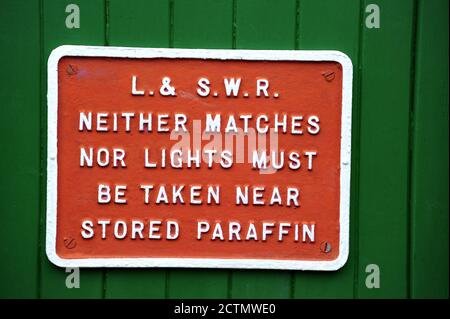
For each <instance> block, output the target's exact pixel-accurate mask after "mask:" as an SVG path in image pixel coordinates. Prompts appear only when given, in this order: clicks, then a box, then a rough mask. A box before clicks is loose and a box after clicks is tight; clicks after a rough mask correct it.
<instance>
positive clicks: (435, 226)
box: [411, 0, 449, 298]
mask: <svg viewBox="0 0 450 319" xmlns="http://www.w3.org/2000/svg"><path fill="white" fill-rule="evenodd" d="M448 36H449V34H448V1H446V0H427V1H423V0H421V1H419V6H418V27H417V46H416V48H417V50H416V55H417V59H416V79H415V94H414V99H415V105H414V124H413V128H414V138H413V140H414V145H413V152H412V155H413V157H412V164H413V165H412V243H411V246H412V247H411V248H412V255H411V268H412V269H411V270H412V272H411V296H412V297H413V298H448V295H449V294H448V267H449V266H448V182H449V181H448V160H449V158H448V151H449V150H448V121H449V117H448V85H449V83H448V54H449V52H448Z"/></svg>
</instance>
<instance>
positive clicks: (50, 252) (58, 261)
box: [45, 247, 67, 267]
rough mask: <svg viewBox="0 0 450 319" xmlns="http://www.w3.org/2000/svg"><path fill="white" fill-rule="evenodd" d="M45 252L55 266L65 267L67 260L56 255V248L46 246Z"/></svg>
mask: <svg viewBox="0 0 450 319" xmlns="http://www.w3.org/2000/svg"><path fill="white" fill-rule="evenodd" d="M45 253H46V255H47V258H48V260H49V261H50V262H51V263H52V264H53V265H55V266H58V267H67V260H65V259H63V258H61V257H59V256H58V254H57V253H56V250H55V249H54V248H53V247H51V248H49V247H47V249H46V250H45Z"/></svg>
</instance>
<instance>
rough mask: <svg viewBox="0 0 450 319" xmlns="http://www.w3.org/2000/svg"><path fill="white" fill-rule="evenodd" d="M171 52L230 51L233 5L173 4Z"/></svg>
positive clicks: (222, 0)
mask: <svg viewBox="0 0 450 319" xmlns="http://www.w3.org/2000/svg"><path fill="white" fill-rule="evenodd" d="M173 3H174V8H173V9H174V21H173V46H174V47H175V48H208V49H230V48H231V47H232V44H233V32H232V31H233V25H232V23H233V2H232V1H229V0H216V1H207V0H174V2H173Z"/></svg>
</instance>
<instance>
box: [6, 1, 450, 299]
mask: <svg viewBox="0 0 450 319" xmlns="http://www.w3.org/2000/svg"><path fill="white" fill-rule="evenodd" d="M69 3H74V4H77V5H78V6H79V8H80V14H81V20H80V22H81V27H80V29H67V28H66V26H65V19H66V16H67V13H66V12H65V8H66V6H67V4H69ZM372 3H373V4H377V5H378V6H379V8H380V13H381V27H380V28H379V29H368V28H367V27H366V26H365V19H366V17H367V15H368V13H366V12H365V9H366V6H367V5H368V4H372ZM447 12H448V1H447V0H375V1H370V0H360V1H359V0H282V1H270V0H259V1H257V0H217V1H208V0H148V1H147V0H130V1H123V0H71V1H68V0H29V1H25V0H14V1H12V0H3V1H0V26H1V31H2V32H1V33H0V48H1V51H0V52H2V53H1V58H2V59H1V61H2V74H1V75H0V99H1V100H0V101H1V104H0V105H1V110H2V117H1V118H0V133H1V134H0V143H1V144H0V145H1V149H2V157H1V160H0V163H1V164H2V166H1V170H2V172H1V179H0V196H1V201H0V216H1V217H2V221H3V222H4V225H5V227H4V230H3V231H2V232H0V240H1V243H2V245H0V258H1V262H0V297H3V298H5V297H10V298H11V297H29V298H36V297H41V298H53V297H63V298H83V297H85V298H102V297H104V298H165V297H168V298H207V297H212V298H215V297H218V298H227V297H231V298H252V297H253V298H264V297H267V298H333V297H337V298H352V297H354V298H377V297H394V298H405V297H417V298H420V297H440V298H443V297H448V88H447V87H448V13H447ZM61 44H91V45H113V46H136V47H180V48H245V49H318V50H320V49H333V50H340V51H343V52H345V53H346V54H347V55H349V56H350V58H351V59H352V62H353V66H354V83H353V90H354V94H353V137H352V143H353V147H352V177H351V229H350V232H351V236H350V257H349V260H348V262H347V264H346V265H345V267H344V268H343V269H342V270H340V271H338V272H293V271H254V270H202V269H138V270H137V269H107V270H103V269H91V270H87V269H82V270H81V278H80V279H81V282H80V283H81V288H79V289H67V288H66V287H65V280H66V276H67V273H66V272H65V270H64V269H61V268H58V267H55V266H53V265H51V264H50V263H49V262H48V260H47V258H46V256H45V252H44V243H45V242H44V239H45V226H44V225H45V205H46V203H45V194H46V189H45V181H46V172H45V167H46V145H45V141H46V115H47V114H46V79H47V77H46V76H47V75H46V60H47V57H48V55H49V53H50V51H51V50H52V49H53V48H55V47H57V46H59V45H61ZM18 145H20V147H19V146H18ZM369 264H376V265H378V266H379V268H380V279H381V281H380V284H381V287H380V288H379V289H368V288H367V287H366V285H365V281H366V277H367V275H368V274H367V273H366V271H365V270H366V266H367V265H369Z"/></svg>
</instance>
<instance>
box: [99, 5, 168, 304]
mask: <svg viewBox="0 0 450 319" xmlns="http://www.w3.org/2000/svg"><path fill="white" fill-rule="evenodd" d="M107 6H108V7H107V12H108V14H107V18H108V21H107V25H108V31H107V41H108V44H109V45H112V46H129V47H168V46H169V43H170V36H169V35H170V28H169V27H170V15H169V14H170V10H169V1H168V0H165V1H158V0H152V1H147V0H133V1H121V0H108V1H107ZM166 273H167V271H166V270H164V269H133V270H129V269H128V270H127V269H113V270H107V272H106V283H105V297H106V298H164V297H165V296H166V280H167V277H166Z"/></svg>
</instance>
